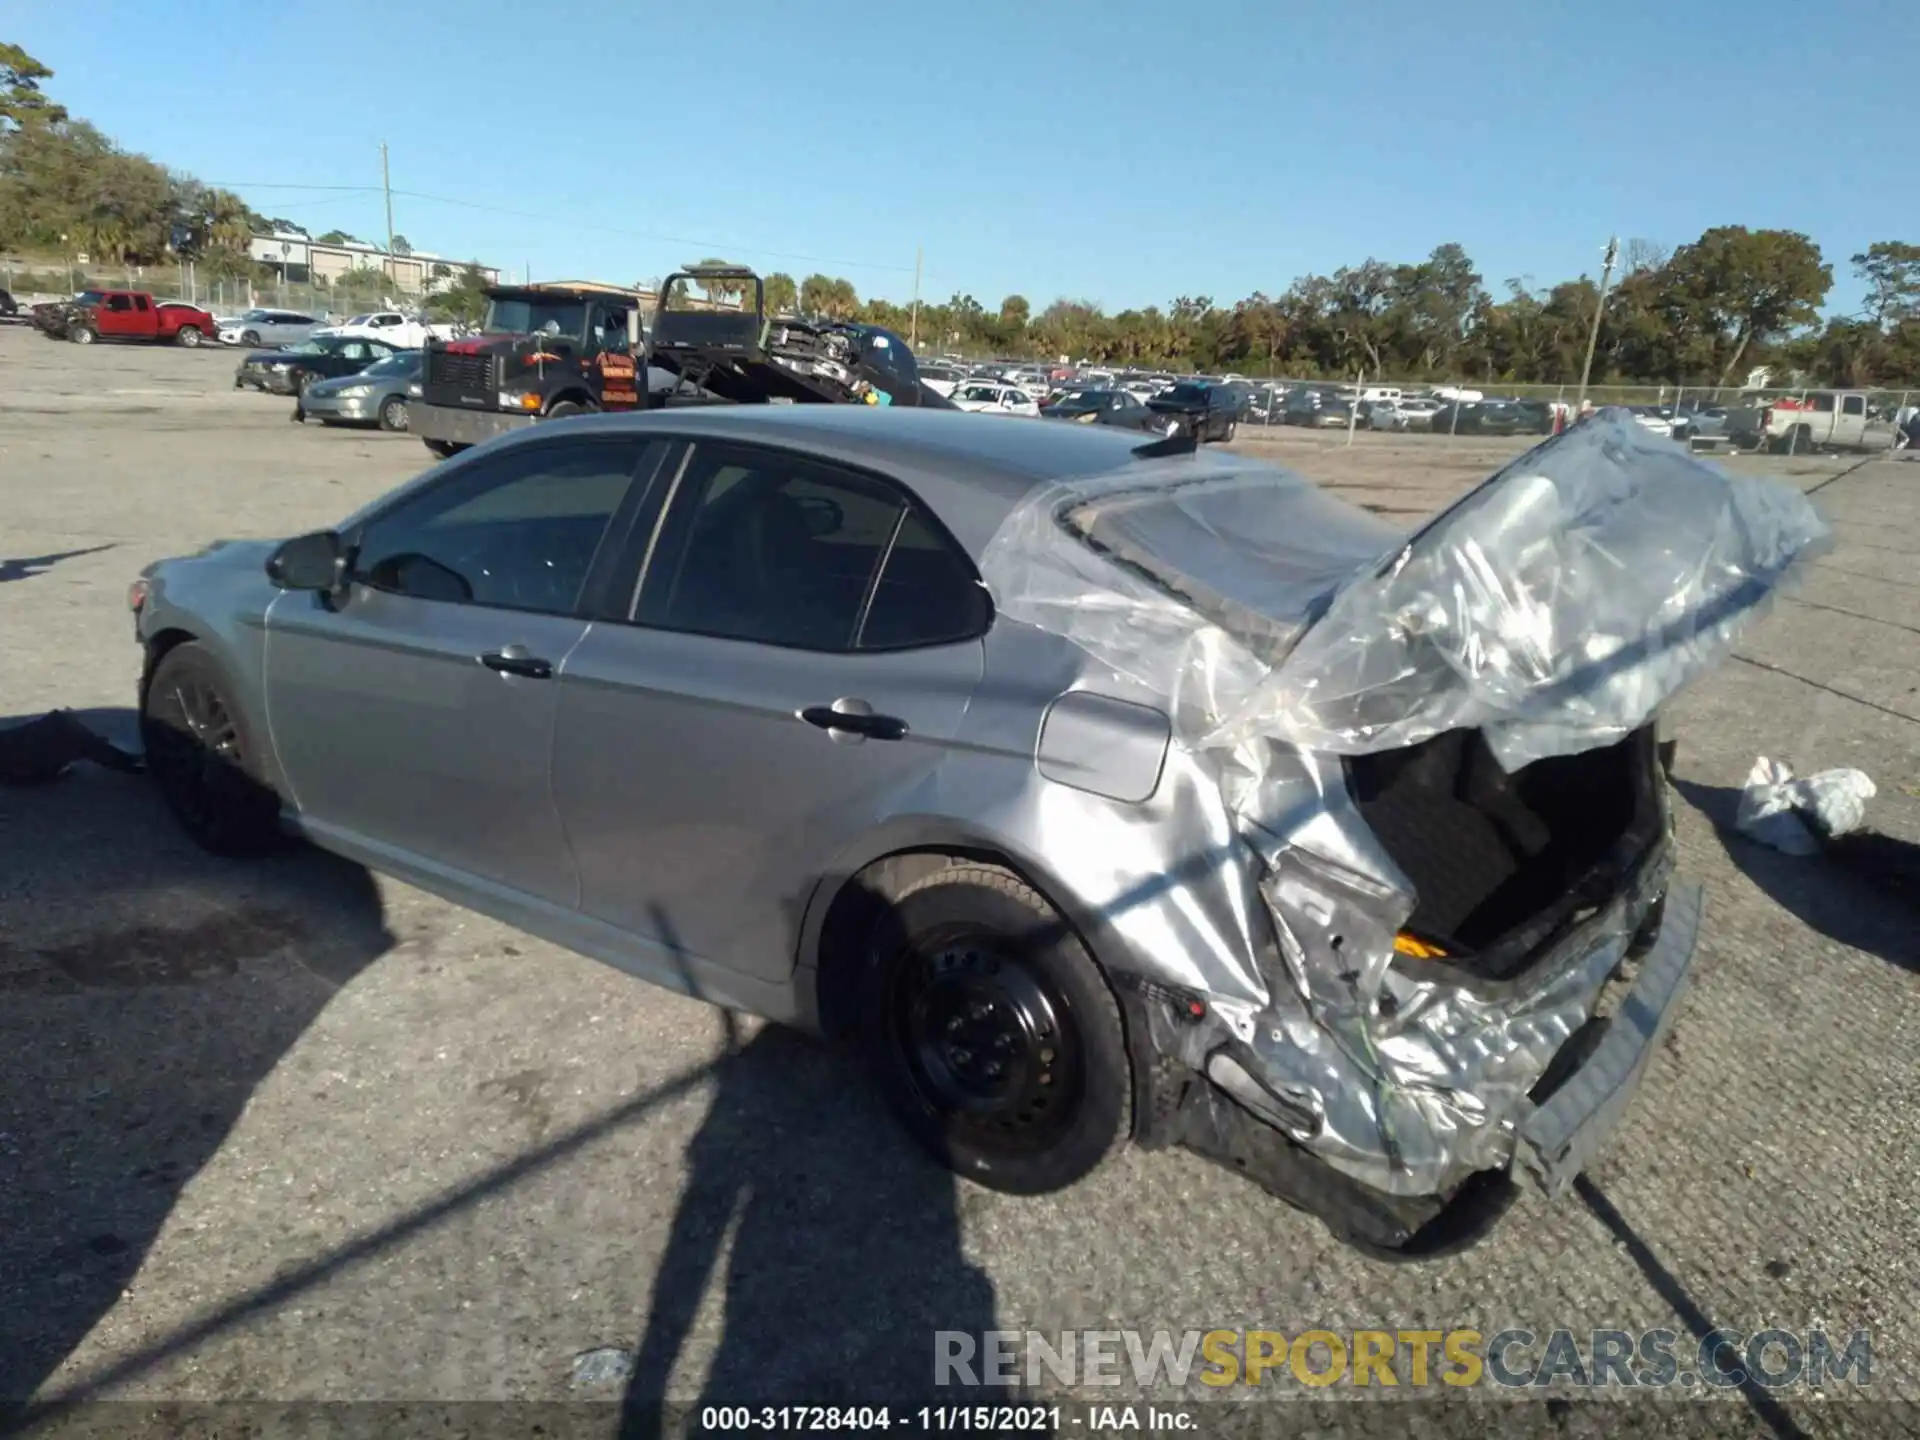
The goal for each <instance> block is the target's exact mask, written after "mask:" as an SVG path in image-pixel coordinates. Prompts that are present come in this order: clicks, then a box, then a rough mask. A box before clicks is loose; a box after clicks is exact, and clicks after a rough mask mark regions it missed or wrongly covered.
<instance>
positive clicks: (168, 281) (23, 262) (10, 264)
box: [0, 255, 433, 320]
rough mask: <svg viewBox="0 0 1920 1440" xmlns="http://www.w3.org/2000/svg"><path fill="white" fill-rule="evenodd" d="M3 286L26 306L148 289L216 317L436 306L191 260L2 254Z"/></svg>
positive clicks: (357, 284)
mask: <svg viewBox="0 0 1920 1440" xmlns="http://www.w3.org/2000/svg"><path fill="white" fill-rule="evenodd" d="M0 288H5V289H6V290H7V291H8V292H9V293H10V294H11V295H12V296H13V298H14V299H15V300H16V301H17V302H18V303H19V305H20V306H21V308H22V309H23V310H24V309H25V308H26V307H27V306H29V305H33V304H38V303H39V302H41V301H43V300H58V299H63V298H65V297H66V296H69V295H74V294H77V293H78V292H80V291H82V290H86V289H111V290H144V291H147V292H148V293H150V294H151V295H153V297H154V298H155V299H157V300H183V301H186V302H187V303H189V304H192V305H199V306H201V307H203V308H204V309H207V310H210V311H212V312H213V313H214V314H215V315H216V316H228V315H238V314H239V313H241V312H242V311H244V310H252V309H256V308H257V309H266V310H291V311H298V312H299V313H301V314H305V315H311V316H313V317H314V318H315V319H319V320H338V319H344V318H345V317H347V316H349V315H358V314H361V313H364V312H365V311H368V310H405V311H413V310H417V309H423V308H424V309H426V310H428V311H431V310H432V304H433V302H432V300H431V298H429V297H421V296H417V295H409V294H407V293H406V292H404V291H402V290H400V289H399V288H398V287H397V286H396V287H394V288H393V289H391V290H382V289H380V288H378V287H377V286H374V285H370V284H367V283H366V282H365V281H361V280H355V281H352V282H350V283H347V284H340V285H328V284H325V283H324V282H323V283H296V282H292V281H286V280H264V281H263V280H248V279H238V278H234V277H230V276H221V275H208V274H207V273H205V271H203V270H201V269H199V268H198V267H196V266H193V265H191V264H180V265H146V266H141V265H101V264H96V263H86V264H82V263H78V262H76V263H73V264H70V265H66V266H60V265H58V264H52V265H50V264H48V263H47V262H46V261H45V260H34V259H31V258H27V257H20V256H6V255H0Z"/></svg>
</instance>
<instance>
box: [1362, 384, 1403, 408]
mask: <svg viewBox="0 0 1920 1440" xmlns="http://www.w3.org/2000/svg"><path fill="white" fill-rule="evenodd" d="M1360 398H1361V399H1362V400H1391V401H1393V403H1394V404H1396V405H1397V404H1399V403H1400V387H1399V386H1397V385H1369V386H1367V388H1366V389H1365V390H1363V391H1361V392H1360Z"/></svg>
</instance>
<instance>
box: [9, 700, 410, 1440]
mask: <svg viewBox="0 0 1920 1440" xmlns="http://www.w3.org/2000/svg"><path fill="white" fill-rule="evenodd" d="M25 718H27V717H24V716H21V717H14V718H11V719H0V730H5V729H6V728H8V727H10V726H12V725H15V724H16V723H18V722H19V721H20V720H23V719H25ZM76 718H77V719H79V720H80V721H82V722H83V723H84V724H85V725H86V726H87V727H88V728H89V729H91V730H93V731H94V732H96V733H98V734H104V735H107V736H109V737H110V738H112V739H114V740H117V741H119V742H120V743H122V744H123V745H124V744H127V743H128V742H129V740H130V739H131V737H133V736H134V735H135V734H136V733H137V726H136V724H135V720H134V716H133V715H132V712H130V711H124V710H120V711H92V712H81V713H80V714H79V715H78V716H77V717H76ZM393 943H394V941H393V936H392V935H391V934H390V933H389V932H388V930H387V928H386V924H385V921H384V917H383V914H382V908H381V901H380V896H379V892H378V890H377V889H376V888H375V885H374V883H373V879H372V877H371V875H370V874H369V873H368V872H367V871H366V870H364V869H362V868H360V867H359V866H356V865H351V864H348V863H347V862H344V861H341V860H338V859H336V858H334V857H332V856H328V855H325V854H322V853H321V852H319V851H317V850H311V849H305V848H299V849H295V850H292V851H291V852H289V853H287V854H285V855H281V856H276V857H273V858H271V859H266V860H261V861H258V862H234V861H221V860H217V859H215V858H213V857H212V856H209V855H206V854H204V853H203V852H201V851H200V850H198V849H196V848H195V847H194V846H193V845H192V843H191V842H190V841H188V840H187V839H186V838H185V836H184V835H183V834H182V833H181V832H180V831H179V830H178V828H177V827H176V826H175V825H174V824H173V822H172V819H171V817H170V816H169V815H168V814H167V813H166V811H165V808H164V806H163V805H162V803H161V801H160V798H159V796H158V794H157V793H156V792H155V791H154V789H153V788H152V786H151V784H150V782H149V781H148V780H147V779H146V778H145V777H144V776H143V775H139V774H131V775H129V774H114V773H110V772H108V771H106V770H102V769H98V768H95V767H94V766H93V765H90V764H84V763H83V764H78V765H75V766H74V767H73V768H72V769H71V770H69V771H68V772H67V773H66V774H64V775H63V776H61V777H60V778H58V779H54V780H50V781H47V782H46V783H42V784H34V785H8V786H0V1428H5V1424H6V1420H7V1416H8V1414H9V1413H10V1412H13V1411H14V1410H15V1409H16V1407H18V1406H20V1405H21V1404H23V1402H26V1401H27V1400H28V1399H30V1397H32V1396H33V1394H34V1393H35V1391H36V1390H38V1389H39V1388H40V1387H41V1386H42V1385H43V1384H45V1382H46V1381H47V1379H48V1378H49V1376H50V1375H52V1373H53V1372H54V1371H55V1370H56V1369H57V1368H58V1367H59V1366H60V1364H61V1363H62V1362H63V1361H64V1360H65V1359H66V1357H67V1356H68V1355H69V1354H71V1353H72V1351H73V1350H74V1348H75V1347H76V1346H77V1345H79V1344H80V1342H81V1341H82V1340H83V1339H84V1338H85V1337H86V1336H87V1334H88V1333H89V1332H90V1331H91V1330H92V1329H93V1327H94V1326H95V1325H96V1324H97V1323H98V1322H99V1321H100V1319H101V1318H102V1317H103V1316H104V1315H105V1314H106V1313H107V1312H108V1311H109V1310H110V1309H112V1307H113V1306H114V1305H115V1304H116V1303H117V1302H118V1301H119V1300H120V1299H121V1297H122V1295H123V1294H124V1293H125V1292H126V1290H127V1289H128V1287H129V1286H130V1285H131V1283H132V1281H133V1278H134V1276H135V1274H136V1272H137V1271H138V1270H139V1269H140V1267H141V1264H142V1262H143V1261H144V1259H145V1257H146V1255H147V1252H148V1249H149V1247H150V1246H151V1245H152V1243H153V1241H154V1239H155V1237H156V1235H157V1234H158V1233H159V1232H160V1230H161V1228H162V1227H163V1226H164V1225H165V1223H166V1221H167V1217H168V1215H169V1214H170V1213H171V1211H172V1209H173V1206H174V1202H175V1200H176V1199H177V1197H178V1196H179V1194H180V1192H181V1190H182V1188H183V1187H184V1186H185V1185H186V1184H187V1183H188V1182H189V1181H191V1180H192V1179H193V1177H194V1176H195V1174H196V1173H197V1172H198V1171H199V1170H200V1169H201V1167H202V1166H203V1165H205V1164H206V1163H207V1161H208V1160H209V1159H210V1158H211V1157H212V1156H213V1154H214V1153H215V1152H216V1151H217V1150H218V1149H219V1148H220V1146H221V1144H222V1142H223V1141H224V1140H225V1138H226V1136H227V1134H228V1132H229V1130H230V1129H231V1128H232V1126H233V1125H234V1123H235V1121H236V1120H237V1119H238V1118H239V1116H240V1114H241V1112H242V1110H243V1109H244V1108H245V1106H246V1104H247V1102H248V1100H249V1098H250V1097H251V1095H252V1094H253V1091H254V1088H255V1086H256V1085H258V1084H259V1082H260V1081H261V1080H262V1079H263V1078H264V1077H265V1076H266V1075H267V1074H268V1073H269V1072H270V1071H272V1070H273V1068H274V1067H275V1065H276V1064H278V1063H279V1061H280V1060H281V1058H282V1056H284V1055H285V1054H286V1053H287V1051H288V1050H289V1049H290V1048H291V1047H292V1046H293V1045H294V1044H295V1043H296V1042H297V1041H298V1040H299V1038H300V1036H301V1034H302V1032H303V1031H304V1030H305V1029H306V1028H307V1026H308V1025H309V1024H310V1023H311V1022H312V1021H313V1019H314V1018H315V1017H316V1016H317V1015H318V1014H319V1013H320V1011H321V1010H322V1009H323V1008H324V1007H325V1006H326V1004H327V1002H328V1000H329V999H331V997H332V996H333V995H334V994H335V993H336V992H337V991H338V990H339V989H340V988H341V987H342V986H343V985H345V984H347V983H348V982H349V981H350V980H352V979H353V978H354V976H355V975H357V974H358V973H359V972H360V971H361V970H362V969H364V968H365V967H366V966H367V965H368V964H370V963H371V962H372V961H374V960H375V959H377V958H378V957H379V956H380V955H382V954H384V953H385V952H386V951H387V950H388V949H389V948H390V947H391V946H392V944H393Z"/></svg>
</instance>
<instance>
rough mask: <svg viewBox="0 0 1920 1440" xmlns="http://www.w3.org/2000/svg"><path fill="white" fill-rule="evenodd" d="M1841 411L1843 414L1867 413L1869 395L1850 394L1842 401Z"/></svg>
mask: <svg viewBox="0 0 1920 1440" xmlns="http://www.w3.org/2000/svg"><path fill="white" fill-rule="evenodd" d="M1840 413H1841V414H1842V415H1864V414H1866V413H1867V397H1866V396H1864V395H1848V396H1847V397H1845V398H1844V399H1843V400H1842V401H1841V402H1840Z"/></svg>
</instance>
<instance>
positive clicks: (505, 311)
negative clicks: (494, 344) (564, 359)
mask: <svg viewBox="0 0 1920 1440" xmlns="http://www.w3.org/2000/svg"><path fill="white" fill-rule="evenodd" d="M483 328H484V329H485V331H486V333H487V334H489V335H579V334H581V333H582V332H583V331H585V329H586V328H587V303H586V301H584V300H529V299H524V298H523V299H504V298H503V299H499V300H495V301H493V302H492V303H490V304H489V305H488V306H487V323H486V325H485V326H484V327H483Z"/></svg>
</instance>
